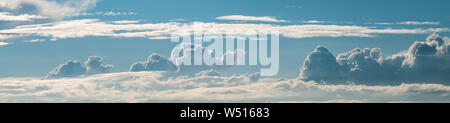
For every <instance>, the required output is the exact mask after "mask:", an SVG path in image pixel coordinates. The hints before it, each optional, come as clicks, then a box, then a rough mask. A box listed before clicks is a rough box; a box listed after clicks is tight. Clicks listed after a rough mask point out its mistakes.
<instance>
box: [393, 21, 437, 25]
mask: <svg viewBox="0 0 450 123" xmlns="http://www.w3.org/2000/svg"><path fill="white" fill-rule="evenodd" d="M399 24H404V25H439V22H418V21H405V22H400V23H399Z"/></svg>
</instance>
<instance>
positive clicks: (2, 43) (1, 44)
mask: <svg viewBox="0 0 450 123" xmlns="http://www.w3.org/2000/svg"><path fill="white" fill-rule="evenodd" d="M8 44H9V43H7V42H0V46H5V45H8Z"/></svg>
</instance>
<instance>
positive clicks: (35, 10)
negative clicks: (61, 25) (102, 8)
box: [0, 0, 97, 20]
mask: <svg viewBox="0 0 450 123" xmlns="http://www.w3.org/2000/svg"><path fill="white" fill-rule="evenodd" d="M96 3H97V0H70V1H63V2H57V1H51V0H0V9H3V10H6V11H14V12H18V13H23V14H31V15H41V16H44V17H50V18H52V19H57V20H60V19H63V18H66V17H70V16H72V15H74V14H75V13H80V12H82V11H86V10H88V9H90V8H92V7H94V6H95V4H96Z"/></svg>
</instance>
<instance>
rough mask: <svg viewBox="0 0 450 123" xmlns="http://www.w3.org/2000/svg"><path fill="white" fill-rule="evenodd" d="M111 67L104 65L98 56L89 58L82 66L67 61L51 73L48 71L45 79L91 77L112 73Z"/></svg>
mask: <svg viewBox="0 0 450 123" xmlns="http://www.w3.org/2000/svg"><path fill="white" fill-rule="evenodd" d="M112 69H113V66H112V65H104V64H103V59H102V58H101V57H98V56H90V57H89V58H88V60H87V61H86V63H85V66H83V65H82V64H81V63H80V62H78V61H74V60H69V61H68V62H67V63H65V64H61V65H59V66H58V67H56V68H55V69H53V70H52V71H50V72H49V73H48V74H47V75H46V77H45V78H47V79H53V78H63V77H77V76H81V75H91V74H100V73H109V72H112Z"/></svg>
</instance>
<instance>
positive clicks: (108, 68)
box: [85, 56, 114, 74]
mask: <svg viewBox="0 0 450 123" xmlns="http://www.w3.org/2000/svg"><path fill="white" fill-rule="evenodd" d="M85 65H86V73H87V74H99V73H110V72H112V70H113V68H114V67H113V65H110V64H108V65H104V64H103V58H101V57H98V56H90V57H89V58H88V60H87V61H86V63H85Z"/></svg>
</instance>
